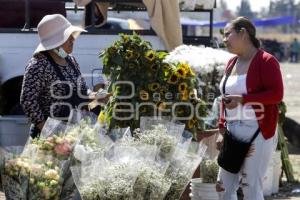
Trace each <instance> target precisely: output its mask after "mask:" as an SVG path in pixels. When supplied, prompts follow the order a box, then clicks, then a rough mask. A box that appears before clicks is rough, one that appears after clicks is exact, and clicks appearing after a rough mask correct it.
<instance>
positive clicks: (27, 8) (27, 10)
mask: <svg viewBox="0 0 300 200" xmlns="http://www.w3.org/2000/svg"><path fill="white" fill-rule="evenodd" d="M29 28H30V6H29V0H25V25H24V28H23V29H29Z"/></svg>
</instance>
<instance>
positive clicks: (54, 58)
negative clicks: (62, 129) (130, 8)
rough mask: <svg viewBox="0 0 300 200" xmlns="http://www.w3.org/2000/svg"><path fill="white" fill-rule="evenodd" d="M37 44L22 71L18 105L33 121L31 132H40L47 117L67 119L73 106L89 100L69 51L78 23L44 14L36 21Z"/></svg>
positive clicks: (78, 105)
mask: <svg viewBox="0 0 300 200" xmlns="http://www.w3.org/2000/svg"><path fill="white" fill-rule="evenodd" d="M37 29H38V35H39V38H40V44H39V45H38V47H37V49H36V50H35V51H34V54H33V57H32V58H31V59H30V61H29V63H28V65H27V67H26V69H25V74H24V80H23V86H22V92H21V99H20V101H21V105H22V107H23V109H24V112H25V113H26V115H27V116H28V117H29V118H30V120H31V122H32V126H31V130H30V134H31V136H32V137H37V136H39V133H40V131H41V129H42V128H43V125H44V123H45V121H46V120H47V118H48V117H52V118H60V119H63V118H64V119H67V117H68V116H69V114H70V111H71V109H72V108H80V109H83V108H85V107H86V105H87V103H88V102H89V98H88V97H87V85H86V83H85V81H84V79H83V78H82V76H81V73H80V70H79V66H78V63H77V62H76V60H75V58H74V57H73V56H72V55H71V53H72V51H73V43H74V40H75V38H76V37H78V36H79V35H80V33H81V32H86V31H85V30H84V29H82V28H81V27H76V26H73V25H72V24H71V23H70V22H69V21H68V20H67V19H66V18H65V17H64V16H62V15H59V14H53V15H46V16H45V17H44V18H43V19H42V20H41V21H40V23H39V24H38V27H37Z"/></svg>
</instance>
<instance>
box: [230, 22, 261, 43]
mask: <svg viewBox="0 0 300 200" xmlns="http://www.w3.org/2000/svg"><path fill="white" fill-rule="evenodd" d="M230 24H231V25H232V27H233V29H234V30H235V31H236V32H238V33H239V32H240V31H241V30H242V29H243V28H244V29H246V30H247V32H248V34H249V37H250V40H251V42H252V44H253V45H254V46H255V47H256V48H259V47H260V41H259V40H258V39H257V38H256V28H255V26H254V24H253V23H252V22H251V21H250V20H249V19H248V18H246V17H238V18H236V19H234V20H232V21H231V22H230Z"/></svg>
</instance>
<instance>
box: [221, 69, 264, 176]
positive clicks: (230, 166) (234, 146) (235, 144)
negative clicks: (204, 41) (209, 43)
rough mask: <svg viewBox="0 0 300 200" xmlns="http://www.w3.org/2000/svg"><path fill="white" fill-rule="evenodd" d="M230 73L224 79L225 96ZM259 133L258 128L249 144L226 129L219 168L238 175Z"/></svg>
mask: <svg viewBox="0 0 300 200" xmlns="http://www.w3.org/2000/svg"><path fill="white" fill-rule="evenodd" d="M230 73H231V70H230V71H228V73H227V74H226V77H225V79H224V83H223V94H225V85H226V82H227V79H228V77H229V75H230ZM225 115H226V110H225ZM259 132H260V128H258V129H257V131H256V132H255V134H254V135H253V137H252V138H251V140H250V141H249V142H244V141H241V140H239V139H237V138H236V137H234V135H232V134H231V133H230V132H229V131H228V129H227V128H226V131H225V134H224V136H223V137H224V138H223V145H222V147H221V149H220V153H219V155H218V164H219V166H220V167H222V168H223V169H225V170H226V171H228V172H231V173H233V174H236V173H238V172H239V171H240V170H241V168H242V166H243V164H244V161H245V158H246V156H247V154H248V152H249V149H250V147H251V145H252V142H253V141H254V140H255V138H256V137H257V135H258V134H259Z"/></svg>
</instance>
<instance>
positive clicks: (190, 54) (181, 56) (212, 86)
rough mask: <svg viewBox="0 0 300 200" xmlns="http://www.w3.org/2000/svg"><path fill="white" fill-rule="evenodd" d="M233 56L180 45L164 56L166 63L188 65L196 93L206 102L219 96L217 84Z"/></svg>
mask: <svg viewBox="0 0 300 200" xmlns="http://www.w3.org/2000/svg"><path fill="white" fill-rule="evenodd" d="M232 57H233V55H232V54H230V53H228V52H226V51H224V50H219V49H213V48H210V47H196V46H192V45H189V46H188V45H181V46H179V47H177V48H176V49H174V50H173V51H172V52H170V54H169V55H167V56H166V58H165V60H164V61H165V62H168V63H180V62H186V63H188V64H189V65H190V66H191V68H192V70H193V71H195V73H196V76H197V78H198V84H199V85H198V86H197V88H198V92H199V94H200V95H201V98H202V99H204V100H205V101H206V102H211V101H213V100H214V98H216V97H217V96H219V94H220V92H219V83H220V81H221V78H222V76H223V74H224V70H225V67H226V65H227V62H228V61H229V59H230V58H232Z"/></svg>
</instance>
